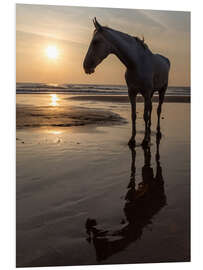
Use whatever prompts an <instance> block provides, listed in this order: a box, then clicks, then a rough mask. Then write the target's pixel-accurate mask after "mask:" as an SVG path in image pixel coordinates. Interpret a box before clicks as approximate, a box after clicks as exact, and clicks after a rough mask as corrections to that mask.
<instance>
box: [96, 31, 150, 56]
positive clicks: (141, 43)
mask: <svg viewBox="0 0 203 270" xmlns="http://www.w3.org/2000/svg"><path fill="white" fill-rule="evenodd" d="M104 27H105V28H106V29H109V30H113V31H116V32H118V33H120V34H122V35H125V36H127V37H129V38H133V39H135V40H136V41H137V42H138V43H139V44H140V45H141V47H142V48H143V49H144V50H148V51H150V49H149V46H148V45H147V44H146V43H145V39H144V37H143V38H142V39H141V38H139V37H137V36H131V35H129V34H127V33H124V32H120V31H117V30H114V29H112V28H110V27H108V26H104ZM97 32H98V31H97V29H94V31H93V36H94V35H95V34H96V33H97ZM150 52H151V51H150Z"/></svg>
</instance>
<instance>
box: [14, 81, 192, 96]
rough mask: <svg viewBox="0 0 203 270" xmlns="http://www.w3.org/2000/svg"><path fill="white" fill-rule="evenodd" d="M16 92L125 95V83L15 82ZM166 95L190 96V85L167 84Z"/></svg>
mask: <svg viewBox="0 0 203 270" xmlns="http://www.w3.org/2000/svg"><path fill="white" fill-rule="evenodd" d="M16 93H17V94H22V93H24V94H25V93H26V94H29V93H32V94H33V93H67V94H77V95H78V94H94V95H97V94H98V95H99V94H105V95H127V86H126V85H102V84H46V83H16ZM166 95H167V96H190V87H185V86H169V87H168V89H167V91H166Z"/></svg>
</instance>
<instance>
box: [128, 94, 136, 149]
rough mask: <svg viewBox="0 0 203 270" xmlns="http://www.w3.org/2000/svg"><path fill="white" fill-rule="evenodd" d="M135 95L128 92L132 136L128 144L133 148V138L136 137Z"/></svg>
mask: <svg viewBox="0 0 203 270" xmlns="http://www.w3.org/2000/svg"><path fill="white" fill-rule="evenodd" d="M136 95H137V94H134V93H132V92H130V91H129V99H130V104H131V121H132V136H131V138H130V140H129V142H128V145H129V146H130V147H134V146H135V144H136V143H135V136H136Z"/></svg>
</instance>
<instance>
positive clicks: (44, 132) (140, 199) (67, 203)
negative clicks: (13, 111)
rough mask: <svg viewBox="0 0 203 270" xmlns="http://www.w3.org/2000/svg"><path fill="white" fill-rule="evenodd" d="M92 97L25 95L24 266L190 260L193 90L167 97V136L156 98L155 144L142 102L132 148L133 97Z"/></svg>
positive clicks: (19, 228) (20, 158)
mask: <svg viewBox="0 0 203 270" xmlns="http://www.w3.org/2000/svg"><path fill="white" fill-rule="evenodd" d="M93 97H94V98H93ZM93 97H90V96H88V95H85V96H79V95H78V96H71V95H62V94H61V95H60V94H57V101H56V97H55V98H54V102H53V95H49V94H44V95H43V94H40V95H37V94H36V95H35V94H33V95H31V94H29V95H26V94H24V95H23V94H22V95H20V94H19V95H17V115H16V116H17V132H16V137H17V138H16V148H17V150H16V162H17V165H16V175H17V184H16V203H17V204H16V222H17V224H16V241H17V242H16V253H17V258H16V264H17V266H18V267H23V266H27V267H28V266H59V265H88V264H89V265H91V264H112V263H117V264H118V263H119V264H120V263H144V262H145V263H146V262H148V263H152V262H177V261H189V260H190V103H189V99H187V100H186V98H184V97H183V98H182V99H181V98H180V97H178V98H177V97H176V98H175V97H173V99H172V97H169V99H170V101H169V100H167V99H166V102H165V103H164V105H163V113H162V119H161V130H162V138H161V140H160V142H159V141H157V140H156V132H155V131H156V121H157V116H156V108H157V103H156V102H155V103H154V104H153V113H152V132H151V145H150V148H149V149H147V150H143V148H142V147H141V146H140V144H141V142H142V139H143V136H144V121H143V103H141V102H138V104H137V109H136V110H137V135H136V142H137V146H136V148H135V151H133V150H131V149H129V147H128V145H127V142H128V140H129V138H130V134H131V122H130V104H129V102H128V99H127V97H116V96H113V97H109V96H96V97H95V96H93ZM124 100H125V101H124ZM181 100H182V102H181ZM183 100H184V102H183ZM106 101H108V102H106ZM157 143H159V144H158V145H157ZM158 154H159V155H160V157H159V155H158ZM132 160H135V167H134V166H133V162H132ZM87 219H89V222H87ZM88 224H89V225H88ZM96 224H97V225H96ZM88 233H89V234H88Z"/></svg>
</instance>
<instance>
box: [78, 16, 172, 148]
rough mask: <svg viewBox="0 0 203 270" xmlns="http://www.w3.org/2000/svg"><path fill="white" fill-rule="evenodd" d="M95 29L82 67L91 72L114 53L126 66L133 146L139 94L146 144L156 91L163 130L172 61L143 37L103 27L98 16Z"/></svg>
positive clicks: (158, 128)
mask: <svg viewBox="0 0 203 270" xmlns="http://www.w3.org/2000/svg"><path fill="white" fill-rule="evenodd" d="M93 23H94V26H95V30H94V34H93V38H92V41H91V43H90V46H89V49H88V51H87V54H86V57H85V59H84V63H83V67H84V70H85V72H86V73H88V74H91V73H93V72H94V70H95V68H96V67H97V66H98V65H99V64H100V63H101V62H102V60H104V59H105V58H106V57H107V56H108V55H109V54H111V53H112V54H115V55H116V56H117V57H118V58H119V59H120V61H121V62H122V63H123V64H124V65H125V66H126V73H125V79H126V83H127V86H128V96H129V99H130V103H131V112H132V136H131V138H130V140H129V145H130V146H135V135H136V96H137V94H138V93H140V94H141V95H142V96H143V97H144V116H143V117H144V121H145V137H144V140H143V142H142V144H143V145H147V144H149V141H150V127H151V112H152V96H153V94H154V92H155V91H158V93H159V105H158V108H157V115H158V122H157V132H158V134H160V135H161V132H160V115H161V107H162V104H163V101H164V95H165V92H166V89H167V86H168V75H169V70H170V61H169V60H168V58H166V57H164V56H162V55H160V54H153V53H152V52H151V51H150V50H149V48H148V46H147V45H146V44H145V43H144V40H141V39H139V38H138V37H133V36H130V35H128V34H125V33H122V32H119V31H116V30H114V29H111V28H109V27H104V26H101V25H100V24H99V23H98V21H97V20H96V18H94V20H93Z"/></svg>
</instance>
